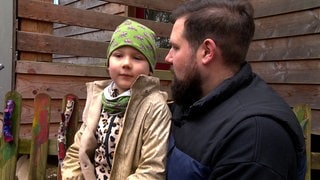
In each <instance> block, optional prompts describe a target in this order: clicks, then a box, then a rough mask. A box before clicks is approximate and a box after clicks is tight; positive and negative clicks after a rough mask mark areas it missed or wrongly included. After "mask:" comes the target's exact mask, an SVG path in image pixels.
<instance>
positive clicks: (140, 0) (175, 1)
mask: <svg viewBox="0 0 320 180" xmlns="http://www.w3.org/2000/svg"><path fill="white" fill-rule="evenodd" d="M103 1H107V2H113V3H119V4H123V5H127V6H134V7H140V8H146V9H153V10H158V11H167V12H171V11H172V10H173V9H175V8H176V7H177V6H178V5H179V4H181V3H182V2H183V1H185V0H161V1H159V0H148V1H146V0H103Z"/></svg>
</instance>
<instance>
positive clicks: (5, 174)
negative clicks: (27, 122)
mask: <svg viewBox="0 0 320 180" xmlns="http://www.w3.org/2000/svg"><path fill="white" fill-rule="evenodd" d="M8 100H13V102H14V110H13V113H12V117H11V120H12V134H13V141H12V142H5V141H4V136H3V135H1V140H0V179H5V180H14V179H15V170H16V163H17V156H18V143H19V128H20V119H21V107H22V103H21V101H22V97H21V95H20V94H19V93H18V92H15V91H10V92H8V93H7V94H6V95H5V103H4V104H5V106H6V104H7V101H8ZM5 108H6V107H5Z"/></svg>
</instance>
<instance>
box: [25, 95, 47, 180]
mask: <svg viewBox="0 0 320 180" xmlns="http://www.w3.org/2000/svg"><path fill="white" fill-rule="evenodd" d="M50 101H51V98H50V96H49V95H47V94H44V93H41V94H37V95H36V97H35V99H34V117H33V121H32V139H31V149H30V167H29V179H39V180H42V179H43V180H44V179H46V167H47V158H48V146H49V143H48V138H49V124H50V111H51V107H50Z"/></svg>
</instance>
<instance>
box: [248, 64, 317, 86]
mask: <svg viewBox="0 0 320 180" xmlns="http://www.w3.org/2000/svg"><path fill="white" fill-rule="evenodd" d="M250 64H251V66H252V69H253V71H254V72H256V73H257V74H259V75H260V76H261V77H262V78H263V79H264V80H265V81H267V82H268V83H290V84H292V83H293V84H320V79H319V77H320V70H319V67H320V59H316V60H296V61H289V60H287V61H270V62H258V61H253V62H251V63H250Z"/></svg>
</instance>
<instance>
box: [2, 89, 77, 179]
mask: <svg viewBox="0 0 320 180" xmlns="http://www.w3.org/2000/svg"><path fill="white" fill-rule="evenodd" d="M69 97H72V98H73V99H72V100H73V101H72V103H73V104H72V105H73V111H72V114H68V116H69V117H68V123H67V124H66V125H67V126H68V128H65V130H66V131H65V134H64V135H65V140H66V141H65V143H66V144H65V145H66V147H63V148H62V147H61V143H58V140H57V139H49V128H50V114H51V104H50V101H51V98H50V96H49V95H47V94H45V93H40V94H37V95H36V96H35V98H34V117H33V121H32V137H31V139H20V138H19V128H20V120H21V109H22V97H21V95H20V94H19V93H18V92H15V91H10V92H8V93H7V94H6V96H5V102H8V100H13V102H14V111H13V113H12V116H11V118H10V124H11V125H12V126H11V132H12V135H13V138H14V139H13V141H11V142H6V141H5V136H4V135H2V137H1V141H0V180H14V179H16V166H17V160H18V157H20V156H21V155H24V154H27V155H29V170H28V172H29V173H28V179H31V180H34V179H36V180H38V179H39V180H41V179H47V178H46V169H47V157H48V155H57V156H58V157H57V158H59V160H62V159H61V158H63V157H64V154H65V149H66V148H67V147H69V146H70V145H71V144H72V143H73V137H74V134H75V133H76V131H77V129H78V98H77V96H75V95H72V94H67V95H65V96H64V98H63V101H62V109H63V110H65V111H64V112H66V109H67V104H68V102H69V100H68V98H69ZM6 115H7V114H6V109H5V111H4V121H5V120H6ZM64 115H65V113H64V114H63V113H62V114H61V117H62V119H63V120H65V119H64V117H65V116H64ZM3 126H5V122H4V123H3ZM58 134H59V132H58ZM59 145H60V146H59ZM58 146H59V147H60V149H58ZM58 150H60V151H58ZM57 176H58V177H57V178H58V179H61V176H60V163H58V164H57Z"/></svg>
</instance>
